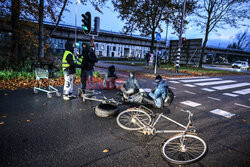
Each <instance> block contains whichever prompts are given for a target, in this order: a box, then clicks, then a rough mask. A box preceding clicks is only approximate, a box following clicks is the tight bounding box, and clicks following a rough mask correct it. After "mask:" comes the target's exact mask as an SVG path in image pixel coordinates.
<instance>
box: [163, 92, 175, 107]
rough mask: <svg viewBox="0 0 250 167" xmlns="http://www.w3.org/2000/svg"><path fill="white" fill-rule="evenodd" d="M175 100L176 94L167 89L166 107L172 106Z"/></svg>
mask: <svg viewBox="0 0 250 167" xmlns="http://www.w3.org/2000/svg"><path fill="white" fill-rule="evenodd" d="M173 100H174V92H173V91H172V90H171V89H170V88H167V97H166V98H165V100H164V106H170V104H171V103H172V102H173Z"/></svg>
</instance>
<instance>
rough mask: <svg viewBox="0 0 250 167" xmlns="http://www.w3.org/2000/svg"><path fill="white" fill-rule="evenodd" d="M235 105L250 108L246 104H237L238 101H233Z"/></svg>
mask: <svg viewBox="0 0 250 167" xmlns="http://www.w3.org/2000/svg"><path fill="white" fill-rule="evenodd" d="M234 104H235V105H236V106H241V107H245V108H250V106H246V105H243V104H238V103H234Z"/></svg>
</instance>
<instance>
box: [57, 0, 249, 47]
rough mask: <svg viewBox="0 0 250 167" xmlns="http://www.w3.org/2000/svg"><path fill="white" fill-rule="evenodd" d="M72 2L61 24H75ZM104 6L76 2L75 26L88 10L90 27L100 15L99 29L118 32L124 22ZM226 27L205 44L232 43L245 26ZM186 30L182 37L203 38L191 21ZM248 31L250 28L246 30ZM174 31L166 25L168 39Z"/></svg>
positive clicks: (74, 5) (78, 24) (163, 36)
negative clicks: (99, 9)
mask: <svg viewBox="0 0 250 167" xmlns="http://www.w3.org/2000/svg"><path fill="white" fill-rule="evenodd" d="M70 1H71V2H73V3H72V4H69V5H68V6H67V9H68V10H69V11H64V14H63V18H62V22H61V23H63V24H68V25H75V11H76V1H77V0H70ZM105 6H106V7H103V8H102V9H101V10H102V12H103V14H101V13H99V12H98V11H96V10H95V8H94V7H93V6H92V5H91V4H90V3H87V4H86V5H83V4H78V5H77V26H81V24H82V22H81V19H82V16H81V14H83V13H85V12H87V11H89V12H91V15H92V27H93V26H94V17H100V28H101V30H107V31H114V32H120V31H121V30H122V28H123V25H124V22H123V21H121V19H120V18H118V16H119V13H118V12H115V11H114V7H113V5H112V3H111V2H110V1H108V2H107V4H106V5H105ZM187 19H189V20H191V17H190V18H189V17H187ZM247 22H248V23H247V25H248V27H250V20H248V21H247ZM166 27H167V26H166V25H165V24H162V29H163V30H164V31H163V32H162V33H161V38H162V39H166V29H167V28H166ZM226 27H227V28H226V29H218V31H217V32H215V31H212V32H211V33H210V34H209V41H208V44H207V46H213V47H226V46H227V45H228V44H229V43H232V42H233V41H234V37H235V35H236V34H237V33H239V32H244V31H245V30H246V29H247V28H246V27H241V28H238V29H236V28H232V27H230V26H226ZM187 28H188V29H187V31H186V32H185V33H184V34H183V37H186V38H187V39H195V38H203V39H204V33H202V32H201V29H200V28H199V27H196V26H195V25H194V23H192V21H191V22H190V23H189V24H188V25H187ZM248 31H250V29H249V30H248ZM173 32H174V31H173V29H172V28H171V26H168V35H167V38H168V40H171V39H177V38H178V36H177V35H175V34H172V33H173ZM134 34H136V35H139V34H138V33H136V32H135V33H134Z"/></svg>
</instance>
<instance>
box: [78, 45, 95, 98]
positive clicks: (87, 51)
mask: <svg viewBox="0 0 250 167" xmlns="http://www.w3.org/2000/svg"><path fill="white" fill-rule="evenodd" d="M82 49H83V50H82V54H81V55H80V58H79V59H78V62H77V64H79V65H80V64H81V65H82V69H81V82H82V92H81V95H83V94H84V93H85V90H86V86H87V81H92V77H93V70H94V66H95V63H96V62H98V59H97V57H96V55H95V52H94V50H93V49H91V48H90V46H89V43H82Z"/></svg>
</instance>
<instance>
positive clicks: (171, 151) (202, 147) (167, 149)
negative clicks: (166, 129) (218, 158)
mask: <svg viewBox="0 0 250 167" xmlns="http://www.w3.org/2000/svg"><path fill="white" fill-rule="evenodd" d="M161 151H162V155H163V157H164V158H165V159H166V160H168V161H169V162H171V163H174V164H178V165H184V164H190V163H194V162H196V161H198V160H200V159H202V158H203V157H204V156H205V155H206V153H207V144H206V143H205V141H204V140H203V139H201V138H200V137H198V136H195V135H191V134H185V135H182V134H179V135H177V136H174V137H171V138H170V139H168V140H167V141H166V142H165V143H164V144H163V146H162V149H161Z"/></svg>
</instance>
